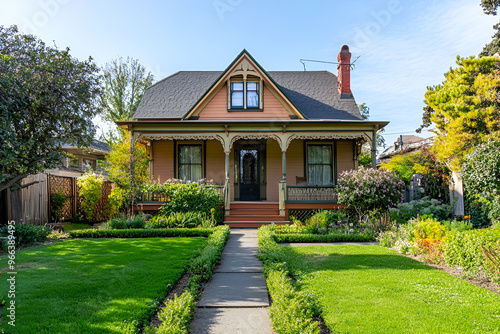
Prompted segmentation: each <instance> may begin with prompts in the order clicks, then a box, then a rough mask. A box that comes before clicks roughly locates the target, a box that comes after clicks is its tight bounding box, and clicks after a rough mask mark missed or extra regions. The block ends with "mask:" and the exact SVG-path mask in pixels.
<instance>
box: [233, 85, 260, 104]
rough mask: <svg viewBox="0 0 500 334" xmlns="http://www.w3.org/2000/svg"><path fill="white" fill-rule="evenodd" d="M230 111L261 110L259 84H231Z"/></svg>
mask: <svg viewBox="0 0 500 334" xmlns="http://www.w3.org/2000/svg"><path fill="white" fill-rule="evenodd" d="M229 98H230V100H231V101H230V103H229V105H230V109H234V110H245V109H259V108H261V105H260V104H261V101H260V100H261V99H260V83H259V82H238V81H237V82H231V91H230V94H229Z"/></svg>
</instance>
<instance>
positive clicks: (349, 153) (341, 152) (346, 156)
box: [337, 140, 354, 176]
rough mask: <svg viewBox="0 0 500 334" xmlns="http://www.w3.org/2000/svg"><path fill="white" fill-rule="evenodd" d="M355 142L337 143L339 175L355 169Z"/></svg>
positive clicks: (344, 141) (342, 141)
mask: <svg viewBox="0 0 500 334" xmlns="http://www.w3.org/2000/svg"><path fill="white" fill-rule="evenodd" d="M353 154H354V152H353V142H352V140H339V141H337V173H338V175H339V176H340V173H342V172H343V171H349V170H351V169H354V157H353Z"/></svg>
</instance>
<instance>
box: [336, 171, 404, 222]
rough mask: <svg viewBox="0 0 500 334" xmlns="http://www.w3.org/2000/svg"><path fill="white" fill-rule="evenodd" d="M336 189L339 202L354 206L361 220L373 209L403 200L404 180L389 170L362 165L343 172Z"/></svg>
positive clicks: (394, 204)
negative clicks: (367, 167)
mask: <svg viewBox="0 0 500 334" xmlns="http://www.w3.org/2000/svg"><path fill="white" fill-rule="evenodd" d="M336 190H337V194H338V202H339V203H341V204H345V205H347V206H349V207H350V208H353V209H354V210H355V211H356V213H357V214H358V217H359V219H360V220H361V217H362V215H364V214H367V213H369V212H370V211H372V210H375V209H379V210H382V211H385V210H387V209H389V208H390V207H395V206H396V205H397V203H399V202H401V200H402V197H403V190H404V182H403V181H401V180H400V179H399V178H398V177H397V176H396V175H395V174H393V173H391V172H389V171H387V170H376V169H365V168H363V167H360V168H359V169H358V170H351V171H348V172H343V173H342V174H341V175H340V179H339V182H338V186H337V188H336Z"/></svg>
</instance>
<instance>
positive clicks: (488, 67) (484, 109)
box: [417, 57, 500, 171]
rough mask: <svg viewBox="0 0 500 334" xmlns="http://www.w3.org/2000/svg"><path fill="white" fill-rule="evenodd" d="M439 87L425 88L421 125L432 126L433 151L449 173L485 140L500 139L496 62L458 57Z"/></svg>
mask: <svg viewBox="0 0 500 334" xmlns="http://www.w3.org/2000/svg"><path fill="white" fill-rule="evenodd" d="M457 65H458V67H457V68H454V69H453V68H452V69H450V71H449V72H448V73H446V74H445V78H446V80H445V81H443V83H442V84H440V85H437V86H434V87H428V88H427V92H426V94H425V104H426V105H427V106H426V107H425V108H424V114H423V125H422V126H421V127H420V128H419V129H417V132H419V131H421V130H422V128H424V127H428V126H430V125H435V127H436V129H435V130H432V131H433V132H434V133H435V134H436V138H435V144H434V145H433V148H432V149H433V152H434V153H435V154H436V157H437V159H438V160H440V161H442V162H445V163H446V164H447V165H449V166H450V168H451V169H452V170H455V171H458V170H460V164H461V163H462V161H463V158H464V156H465V155H467V154H468V153H470V152H471V151H472V150H473V149H474V147H476V146H477V145H479V144H481V143H482V142H484V141H485V140H487V139H488V138H498V137H499V136H500V100H499V96H500V60H499V59H498V58H495V57H482V58H477V59H476V58H475V57H470V58H460V57H457Z"/></svg>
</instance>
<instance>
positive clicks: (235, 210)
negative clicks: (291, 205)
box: [224, 202, 289, 228]
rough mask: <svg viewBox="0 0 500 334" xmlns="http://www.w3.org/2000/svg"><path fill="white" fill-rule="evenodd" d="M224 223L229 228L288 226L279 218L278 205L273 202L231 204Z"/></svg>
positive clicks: (283, 219)
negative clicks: (269, 225)
mask: <svg viewBox="0 0 500 334" xmlns="http://www.w3.org/2000/svg"><path fill="white" fill-rule="evenodd" d="M224 223H225V224H226V225H229V227H236V228H238V227H253V228H257V227H260V226H262V225H268V224H272V223H275V224H279V225H282V224H288V223H289V222H288V221H286V220H285V217H283V216H280V211H279V204H278V203H273V202H232V203H231V207H230V211H229V215H228V216H226V218H225V221H224Z"/></svg>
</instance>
